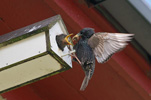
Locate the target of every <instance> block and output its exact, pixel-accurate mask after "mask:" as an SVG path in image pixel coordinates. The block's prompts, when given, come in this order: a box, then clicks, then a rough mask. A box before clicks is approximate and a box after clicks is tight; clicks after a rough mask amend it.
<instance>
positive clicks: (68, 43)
mask: <svg viewBox="0 0 151 100" xmlns="http://www.w3.org/2000/svg"><path fill="white" fill-rule="evenodd" d="M71 35H73V34H69V35H67V36H66V37H65V38H64V40H63V41H64V42H66V43H67V45H72V44H71V42H69V40H68V38H69V37H70V36H71Z"/></svg>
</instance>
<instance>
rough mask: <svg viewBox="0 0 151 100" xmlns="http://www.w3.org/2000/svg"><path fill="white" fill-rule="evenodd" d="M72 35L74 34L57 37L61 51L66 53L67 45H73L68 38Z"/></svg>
mask: <svg viewBox="0 0 151 100" xmlns="http://www.w3.org/2000/svg"><path fill="white" fill-rule="evenodd" d="M71 35H72V34H69V35H66V34H59V35H56V42H57V45H58V47H59V49H61V50H62V51H64V48H65V46H66V45H71V43H70V42H69V41H68V38H69V37H70V36H71Z"/></svg>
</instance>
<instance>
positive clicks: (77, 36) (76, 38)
mask: <svg viewBox="0 0 151 100" xmlns="http://www.w3.org/2000/svg"><path fill="white" fill-rule="evenodd" d="M80 36H81V34H80V33H78V34H76V35H75V36H74V37H73V38H72V41H75V40H76V41H77V40H78V39H79V37H80Z"/></svg>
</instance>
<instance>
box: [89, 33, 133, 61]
mask: <svg viewBox="0 0 151 100" xmlns="http://www.w3.org/2000/svg"><path fill="white" fill-rule="evenodd" d="M133 35H134V34H125V33H107V32H102V33H101V32H98V33H96V34H94V35H93V36H91V38H90V39H89V40H88V44H89V45H90V47H91V48H92V49H93V52H94V54H95V57H96V59H97V61H98V62H99V63H104V62H106V61H107V60H108V59H109V58H110V57H111V56H112V55H113V54H114V53H116V52H118V51H119V50H121V49H123V48H124V47H125V46H126V45H127V41H130V40H131V39H132V36H133Z"/></svg>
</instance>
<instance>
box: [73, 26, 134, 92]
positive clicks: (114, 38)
mask: <svg viewBox="0 0 151 100" xmlns="http://www.w3.org/2000/svg"><path fill="white" fill-rule="evenodd" d="M94 33H95V32H94V29H93V28H84V29H82V30H81V31H80V32H79V33H78V34H76V35H75V36H74V37H73V38H72V40H73V41H75V40H78V39H79V37H80V36H81V39H80V40H79V41H78V42H77V43H76V44H75V45H74V49H75V50H76V52H75V54H76V56H77V58H78V59H79V60H80V62H81V66H82V69H83V70H84V73H85V77H84V80H83V82H82V85H81V88H80V90H81V91H84V90H85V88H86V87H87V85H88V82H89V80H90V79H91V78H92V75H93V73H94V69H95V58H96V59H97V61H98V62H99V63H105V62H106V61H108V59H109V58H111V56H112V55H113V54H114V53H116V52H118V51H120V50H122V49H123V48H124V47H125V46H126V45H127V42H128V41H130V40H131V39H132V37H133V35H134V34H125V33H108V32H98V33H95V34H94Z"/></svg>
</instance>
